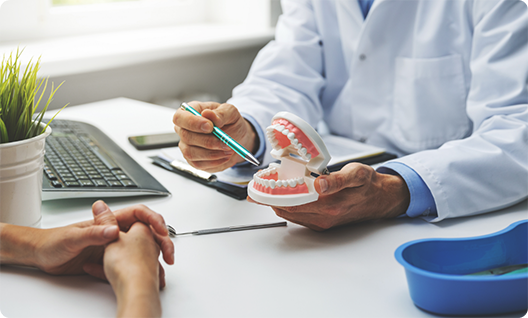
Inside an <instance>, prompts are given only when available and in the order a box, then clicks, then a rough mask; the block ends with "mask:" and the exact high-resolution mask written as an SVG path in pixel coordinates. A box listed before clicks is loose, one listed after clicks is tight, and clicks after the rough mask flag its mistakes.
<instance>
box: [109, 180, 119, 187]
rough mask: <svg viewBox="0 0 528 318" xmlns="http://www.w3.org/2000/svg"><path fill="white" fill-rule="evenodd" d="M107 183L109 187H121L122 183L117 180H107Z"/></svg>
mask: <svg viewBox="0 0 528 318" xmlns="http://www.w3.org/2000/svg"><path fill="white" fill-rule="evenodd" d="M108 184H109V185H110V186H111V187H122V186H123V184H122V183H121V182H119V181H108Z"/></svg>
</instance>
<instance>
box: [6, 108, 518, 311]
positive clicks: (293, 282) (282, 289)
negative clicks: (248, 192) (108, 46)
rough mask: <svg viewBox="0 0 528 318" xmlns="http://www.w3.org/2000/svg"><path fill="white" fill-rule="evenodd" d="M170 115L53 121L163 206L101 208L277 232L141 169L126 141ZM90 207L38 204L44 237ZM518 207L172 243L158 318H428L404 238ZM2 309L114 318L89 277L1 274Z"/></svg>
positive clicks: (130, 112) (236, 205)
mask: <svg viewBox="0 0 528 318" xmlns="http://www.w3.org/2000/svg"><path fill="white" fill-rule="evenodd" d="M173 113H174V110H173V109H168V108H163V107H158V106H153V105H150V104H145V103H142V102H137V101H133V100H129V99H114V100H109V101H103V102H99V103H92V104H87V105H83V106H75V107H69V108H67V109H65V110H64V111H63V113H61V114H60V115H59V117H58V118H63V119H77V120H83V121H86V122H89V123H91V124H94V125H96V126H98V127H99V128H101V130H103V131H104V132H106V133H107V134H108V135H109V136H111V137H112V138H113V139H114V140H115V141H116V142H117V143H118V144H119V145H120V146H121V147H122V148H123V149H124V150H125V151H127V152H128V153H129V154H130V155H131V156H132V157H133V158H134V159H136V160H137V161H138V162H139V163H140V164H142V165H143V166H144V167H145V168H146V169H147V170H148V171H149V172H150V173H151V174H152V175H153V176H154V177H155V178H157V179H158V180H159V181H160V182H161V183H162V184H163V185H164V186H165V187H166V188H167V189H168V190H169V191H170V192H171V193H172V196H171V197H158V198H156V197H148V198H147V197H143V198H142V197H137V198H114V199H107V200H106V202H107V203H108V204H109V206H110V208H111V209H118V208H122V207H125V206H128V205H132V204H136V203H143V204H145V205H147V206H149V207H150V208H151V209H153V210H155V211H157V212H158V213H160V214H162V215H163V216H164V218H165V220H166V222H167V223H168V224H171V225H173V226H174V227H175V228H176V230H177V231H187V230H197V229H205V228H212V227H220V226H228V225H242V224H253V223H261V222H276V221H279V220H281V219H279V218H278V217H277V216H275V214H274V213H273V211H272V210H271V209H270V208H267V207H264V206H259V205H254V204H250V203H248V202H246V201H237V200H234V199H232V198H230V197H227V196H225V195H222V194H220V193H218V192H216V191H215V190H213V189H209V188H207V187H204V186H202V185H200V184H197V183H195V182H193V181H190V180H188V179H185V178H183V177H181V176H179V175H176V174H174V173H171V172H168V171H165V170H163V169H161V168H159V167H156V166H154V165H152V164H151V163H150V160H149V159H148V158H147V157H148V156H150V155H153V154H155V153H156V151H155V150H152V151H144V152H140V151H137V150H135V149H134V148H133V147H132V146H131V145H130V144H129V143H128V141H127V137H128V136H130V135H140V134H148V133H162V132H169V131H172V115H173ZM94 201H95V200H92V199H77V200H57V201H48V202H44V203H43V206H42V214H43V220H42V227H44V228H49V227H56V226H63V225H67V224H70V223H73V222H78V221H83V220H86V219H90V218H91V210H90V206H91V204H92V203H93V202H94ZM527 212H528V206H527V202H526V201H523V202H522V203H519V204H517V205H515V206H513V207H510V208H507V209H504V210H502V211H498V212H493V213H487V214H484V215H479V216H474V217H468V218H459V219H451V220H444V221H442V222H440V223H436V224H432V223H427V222H425V221H423V220H420V219H395V220H389V221H380V222H370V223H363V224H358V225H351V226H347V227H343V228H338V229H334V230H330V231H326V232H322V233H318V232H314V231H311V230H309V229H306V228H303V227H301V226H298V225H295V224H292V223H288V226H287V227H280V228H270V229H261V230H254V231H244V232H234V233H223V234H214V235H204V236H184V237H178V238H177V239H174V244H175V247H176V264H175V265H173V266H167V265H165V266H164V267H165V271H166V280H167V287H166V288H165V289H164V290H163V291H162V292H161V301H162V307H163V316H164V317H435V316H433V315H431V314H428V313H426V312H424V311H421V310H420V309H418V308H416V307H415V306H414V305H413V303H412V301H411V299H410V297H409V292H408V289H407V283H406V280H405V273H404V270H403V268H402V267H401V266H400V265H399V264H398V263H397V262H396V260H395V258H394V256H393V254H394V251H395V250H396V248H397V247H398V246H399V245H401V244H403V243H405V242H407V241H411V240H415V239H421V238H431V237H469V236H477V235H484V234H489V233H493V232H496V231H499V230H501V229H503V228H505V227H507V226H508V225H509V224H511V223H513V222H515V221H519V220H522V219H526V218H527V217H528V213H527ZM0 282H1V283H0V310H1V312H2V314H3V315H4V316H6V317H90V318H91V317H113V316H114V315H115V311H116V302H115V296H114V294H113V292H112V289H111V287H110V285H109V284H107V283H105V282H102V281H100V280H97V279H94V278H91V277H89V276H62V277H58V276H50V275H47V274H44V273H42V272H40V271H38V270H34V269H26V268H18V267H11V266H3V267H1V273H0Z"/></svg>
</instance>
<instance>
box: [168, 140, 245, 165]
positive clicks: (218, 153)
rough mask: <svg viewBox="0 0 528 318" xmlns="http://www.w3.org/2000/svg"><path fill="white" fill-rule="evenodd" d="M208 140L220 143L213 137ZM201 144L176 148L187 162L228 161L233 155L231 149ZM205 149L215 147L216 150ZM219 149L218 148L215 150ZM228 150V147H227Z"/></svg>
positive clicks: (183, 145) (181, 144) (182, 145)
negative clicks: (212, 139)
mask: <svg viewBox="0 0 528 318" xmlns="http://www.w3.org/2000/svg"><path fill="white" fill-rule="evenodd" d="M209 137H210V138H214V139H216V140H215V142H216V141H218V142H220V143H221V141H220V140H219V139H218V138H216V137H214V136H212V135H211V136H209ZM207 143H208V144H202V145H192V144H189V143H180V144H179V145H178V146H179V147H180V150H181V152H182V155H183V156H184V157H185V159H187V161H188V162H189V161H217V160H229V158H230V157H231V156H232V155H233V154H234V153H235V152H234V151H233V150H231V149H224V148H223V147H224V146H226V147H227V145H225V144H224V146H222V145H218V144H217V145H213V143H209V142H207ZM207 147H216V148H207ZM217 147H220V148H217ZM228 148H229V147H228Z"/></svg>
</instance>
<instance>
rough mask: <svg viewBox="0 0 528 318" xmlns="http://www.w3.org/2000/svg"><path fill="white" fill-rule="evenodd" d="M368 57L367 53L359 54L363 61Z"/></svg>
mask: <svg viewBox="0 0 528 318" xmlns="http://www.w3.org/2000/svg"><path fill="white" fill-rule="evenodd" d="M366 58H367V56H366V55H365V54H361V55H360V56H359V59H360V60H361V61H364V60H365V59H366Z"/></svg>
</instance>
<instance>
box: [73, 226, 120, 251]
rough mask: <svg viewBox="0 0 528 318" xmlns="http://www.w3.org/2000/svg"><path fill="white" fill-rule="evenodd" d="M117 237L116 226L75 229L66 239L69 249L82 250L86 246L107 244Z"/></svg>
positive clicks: (117, 228) (117, 229)
mask: <svg viewBox="0 0 528 318" xmlns="http://www.w3.org/2000/svg"><path fill="white" fill-rule="evenodd" d="M118 237H119V227H118V226H117V225H92V226H88V227H84V228H77V229H76V230H75V232H73V233H72V234H71V237H70V238H69V239H68V243H69V244H70V247H71V248H73V249H76V250H82V249H84V248H86V247H88V246H101V245H105V244H108V243H110V242H112V241H114V240H116V239H117V238H118Z"/></svg>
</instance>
